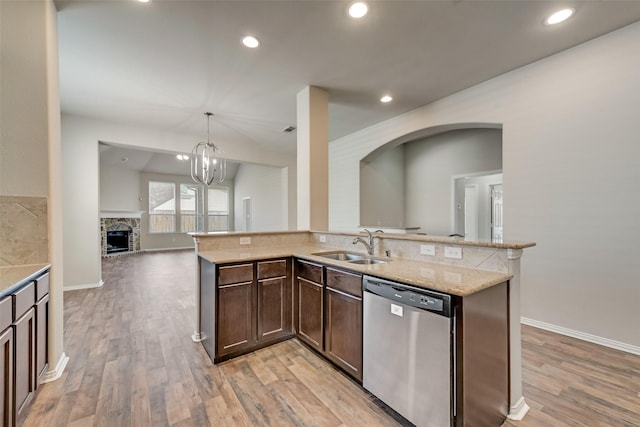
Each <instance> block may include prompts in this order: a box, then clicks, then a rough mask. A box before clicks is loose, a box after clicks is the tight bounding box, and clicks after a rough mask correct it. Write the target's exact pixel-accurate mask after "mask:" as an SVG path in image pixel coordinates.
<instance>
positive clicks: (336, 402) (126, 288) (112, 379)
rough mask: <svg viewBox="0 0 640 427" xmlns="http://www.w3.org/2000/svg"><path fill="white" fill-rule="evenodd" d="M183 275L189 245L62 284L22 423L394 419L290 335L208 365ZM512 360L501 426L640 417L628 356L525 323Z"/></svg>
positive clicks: (639, 379)
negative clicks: (39, 377)
mask: <svg viewBox="0 0 640 427" xmlns="http://www.w3.org/2000/svg"><path fill="white" fill-rule="evenodd" d="M194 274H195V257H194V255H193V253H192V252H189V251H176V252H164V253H150V254H138V255H134V256H128V257H115V258H110V259H106V260H104V261H103V280H104V281H105V284H104V286H103V287H102V288H99V289H90V290H79V291H72V292H66V293H65V303H64V305H65V309H64V312H65V351H66V353H67V355H68V356H69V357H70V361H69V364H68V365H67V369H66V371H65V372H64V374H63V376H62V377H61V378H60V379H59V380H57V381H55V382H52V383H48V384H45V385H43V386H42V387H41V389H40V392H39V394H38V396H37V398H36V399H35V401H34V403H33V406H32V408H31V410H30V413H29V416H28V418H27V420H26V422H25V426H49V425H50V426H109V427H111V426H129V425H131V426H154V427H155V426H209V425H212V426H398V425H402V424H403V422H402V420H400V419H397V417H394V416H393V414H391V413H390V412H388V410H387V409H386V408H384V405H381V404H380V403H379V402H378V401H377V399H375V398H374V397H373V396H371V395H370V394H369V393H367V392H366V391H364V390H363V389H362V388H361V387H360V386H358V385H357V384H356V383H354V382H352V381H351V380H350V379H348V378H347V377H345V376H344V375H342V374H341V373H339V372H338V371H336V370H335V369H334V368H333V367H332V366H331V365H329V364H328V363H327V362H325V361H324V360H322V359H320V358H319V357H317V356H316V355H315V354H314V353H313V352H311V351H310V350H308V349H307V348H306V347H304V346H303V345H301V344H300V343H298V342H297V341H296V340H289V341H286V342H283V343H280V344H277V345H274V346H271V347H269V348H266V349H262V350H260V351H257V352H255V353H251V354H249V355H246V356H243V357H240V358H236V359H234V360H231V361H228V362H225V363H223V364H219V365H215V366H214V365H213V364H212V363H211V361H210V360H209V358H208V356H207V354H206V353H205V352H204V350H203V349H202V346H201V345H199V344H195V343H193V342H192V341H191V334H192V333H193V324H194V322H193V316H194V299H193V292H194V288H193V287H194V285H193V282H194ZM523 369H524V373H523V374H524V394H525V398H526V400H527V402H528V404H529V405H530V406H531V410H530V412H529V414H528V415H527V417H526V418H525V420H523V421H519V422H509V421H508V422H506V423H505V424H504V426H505V427H533V426H535V427H537V426H610V427H617V426H639V425H640V357H638V356H633V355H629V354H625V353H621V352H618V351H615V350H611V349H607V348H603V347H600V346H597V345H594V344H589V343H584V342H582V341H578V340H575V339H572V338H567V337H564V336H560V335H556V334H552V333H549V332H546V331H542V330H538V329H535V328H531V327H526V326H524V327H523ZM404 424H406V423H404ZM479 427H483V426H479Z"/></svg>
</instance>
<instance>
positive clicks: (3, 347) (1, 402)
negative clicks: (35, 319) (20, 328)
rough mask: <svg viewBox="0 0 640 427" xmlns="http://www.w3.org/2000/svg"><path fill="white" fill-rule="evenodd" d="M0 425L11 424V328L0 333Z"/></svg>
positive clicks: (3, 426) (5, 426)
mask: <svg viewBox="0 0 640 427" xmlns="http://www.w3.org/2000/svg"><path fill="white" fill-rule="evenodd" d="M0 379H1V380H2V387H0V426H2V427H8V426H12V425H13V328H11V327H9V328H7V329H5V330H4V332H2V333H0Z"/></svg>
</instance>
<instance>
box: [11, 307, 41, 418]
mask: <svg viewBox="0 0 640 427" xmlns="http://www.w3.org/2000/svg"><path fill="white" fill-rule="evenodd" d="M13 327H14V330H15V354H16V358H15V363H14V367H15V374H14V380H15V381H14V384H15V388H14V408H15V412H14V419H15V420H16V421H17V420H19V419H20V418H21V415H22V413H23V411H24V409H25V408H26V407H27V405H28V404H29V402H30V401H31V399H32V397H33V392H34V391H35V389H36V381H35V372H36V365H35V356H36V352H35V350H36V345H35V343H36V334H35V332H36V311H35V309H34V308H33V307H31V308H30V309H29V310H27V311H26V312H25V313H24V314H23V315H22V317H20V318H19V319H18V320H16V321H15V322H14V323H13Z"/></svg>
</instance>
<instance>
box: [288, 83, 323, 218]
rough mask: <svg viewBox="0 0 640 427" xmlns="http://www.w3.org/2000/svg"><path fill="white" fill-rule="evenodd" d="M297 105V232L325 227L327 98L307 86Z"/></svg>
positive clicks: (319, 91) (316, 89)
mask: <svg viewBox="0 0 640 427" xmlns="http://www.w3.org/2000/svg"><path fill="white" fill-rule="evenodd" d="M296 101H297V127H298V130H297V137H298V147H297V148H298V152H297V154H298V158H297V171H298V174H297V181H298V194H297V205H298V211H297V214H298V221H297V227H298V230H327V228H328V226H329V94H328V93H327V91H326V90H324V89H320V88H317V87H314V86H307V87H306V88H304V89H303V90H302V91H300V92H299V93H298V95H297V97H296Z"/></svg>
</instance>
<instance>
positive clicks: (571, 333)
mask: <svg viewBox="0 0 640 427" xmlns="http://www.w3.org/2000/svg"><path fill="white" fill-rule="evenodd" d="M520 322H522V324H524V325H529V326H533V327H535V328H539V329H544V330H546V331H551V332H555V333H557V334H560V335H566V336H568V337H572V338H577V339H579V340H582V341H587V342H592V343H594V344H599V345H602V346H605V347H609V348H613V349H615V350H620V351H624V352H625V353H631V354H635V355H639V356H640V347H638V346H635V345H631V344H627V343H624V342H620V341H615V340H611V339H609V338H603V337H599V336H597V335H592V334H587V333H585V332H580V331H576V330H573V329H569V328H564V327H562V326H557V325H553V324H551V323H546V322H541V321H539V320H534V319H529V318H526V317H521V318H520Z"/></svg>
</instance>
